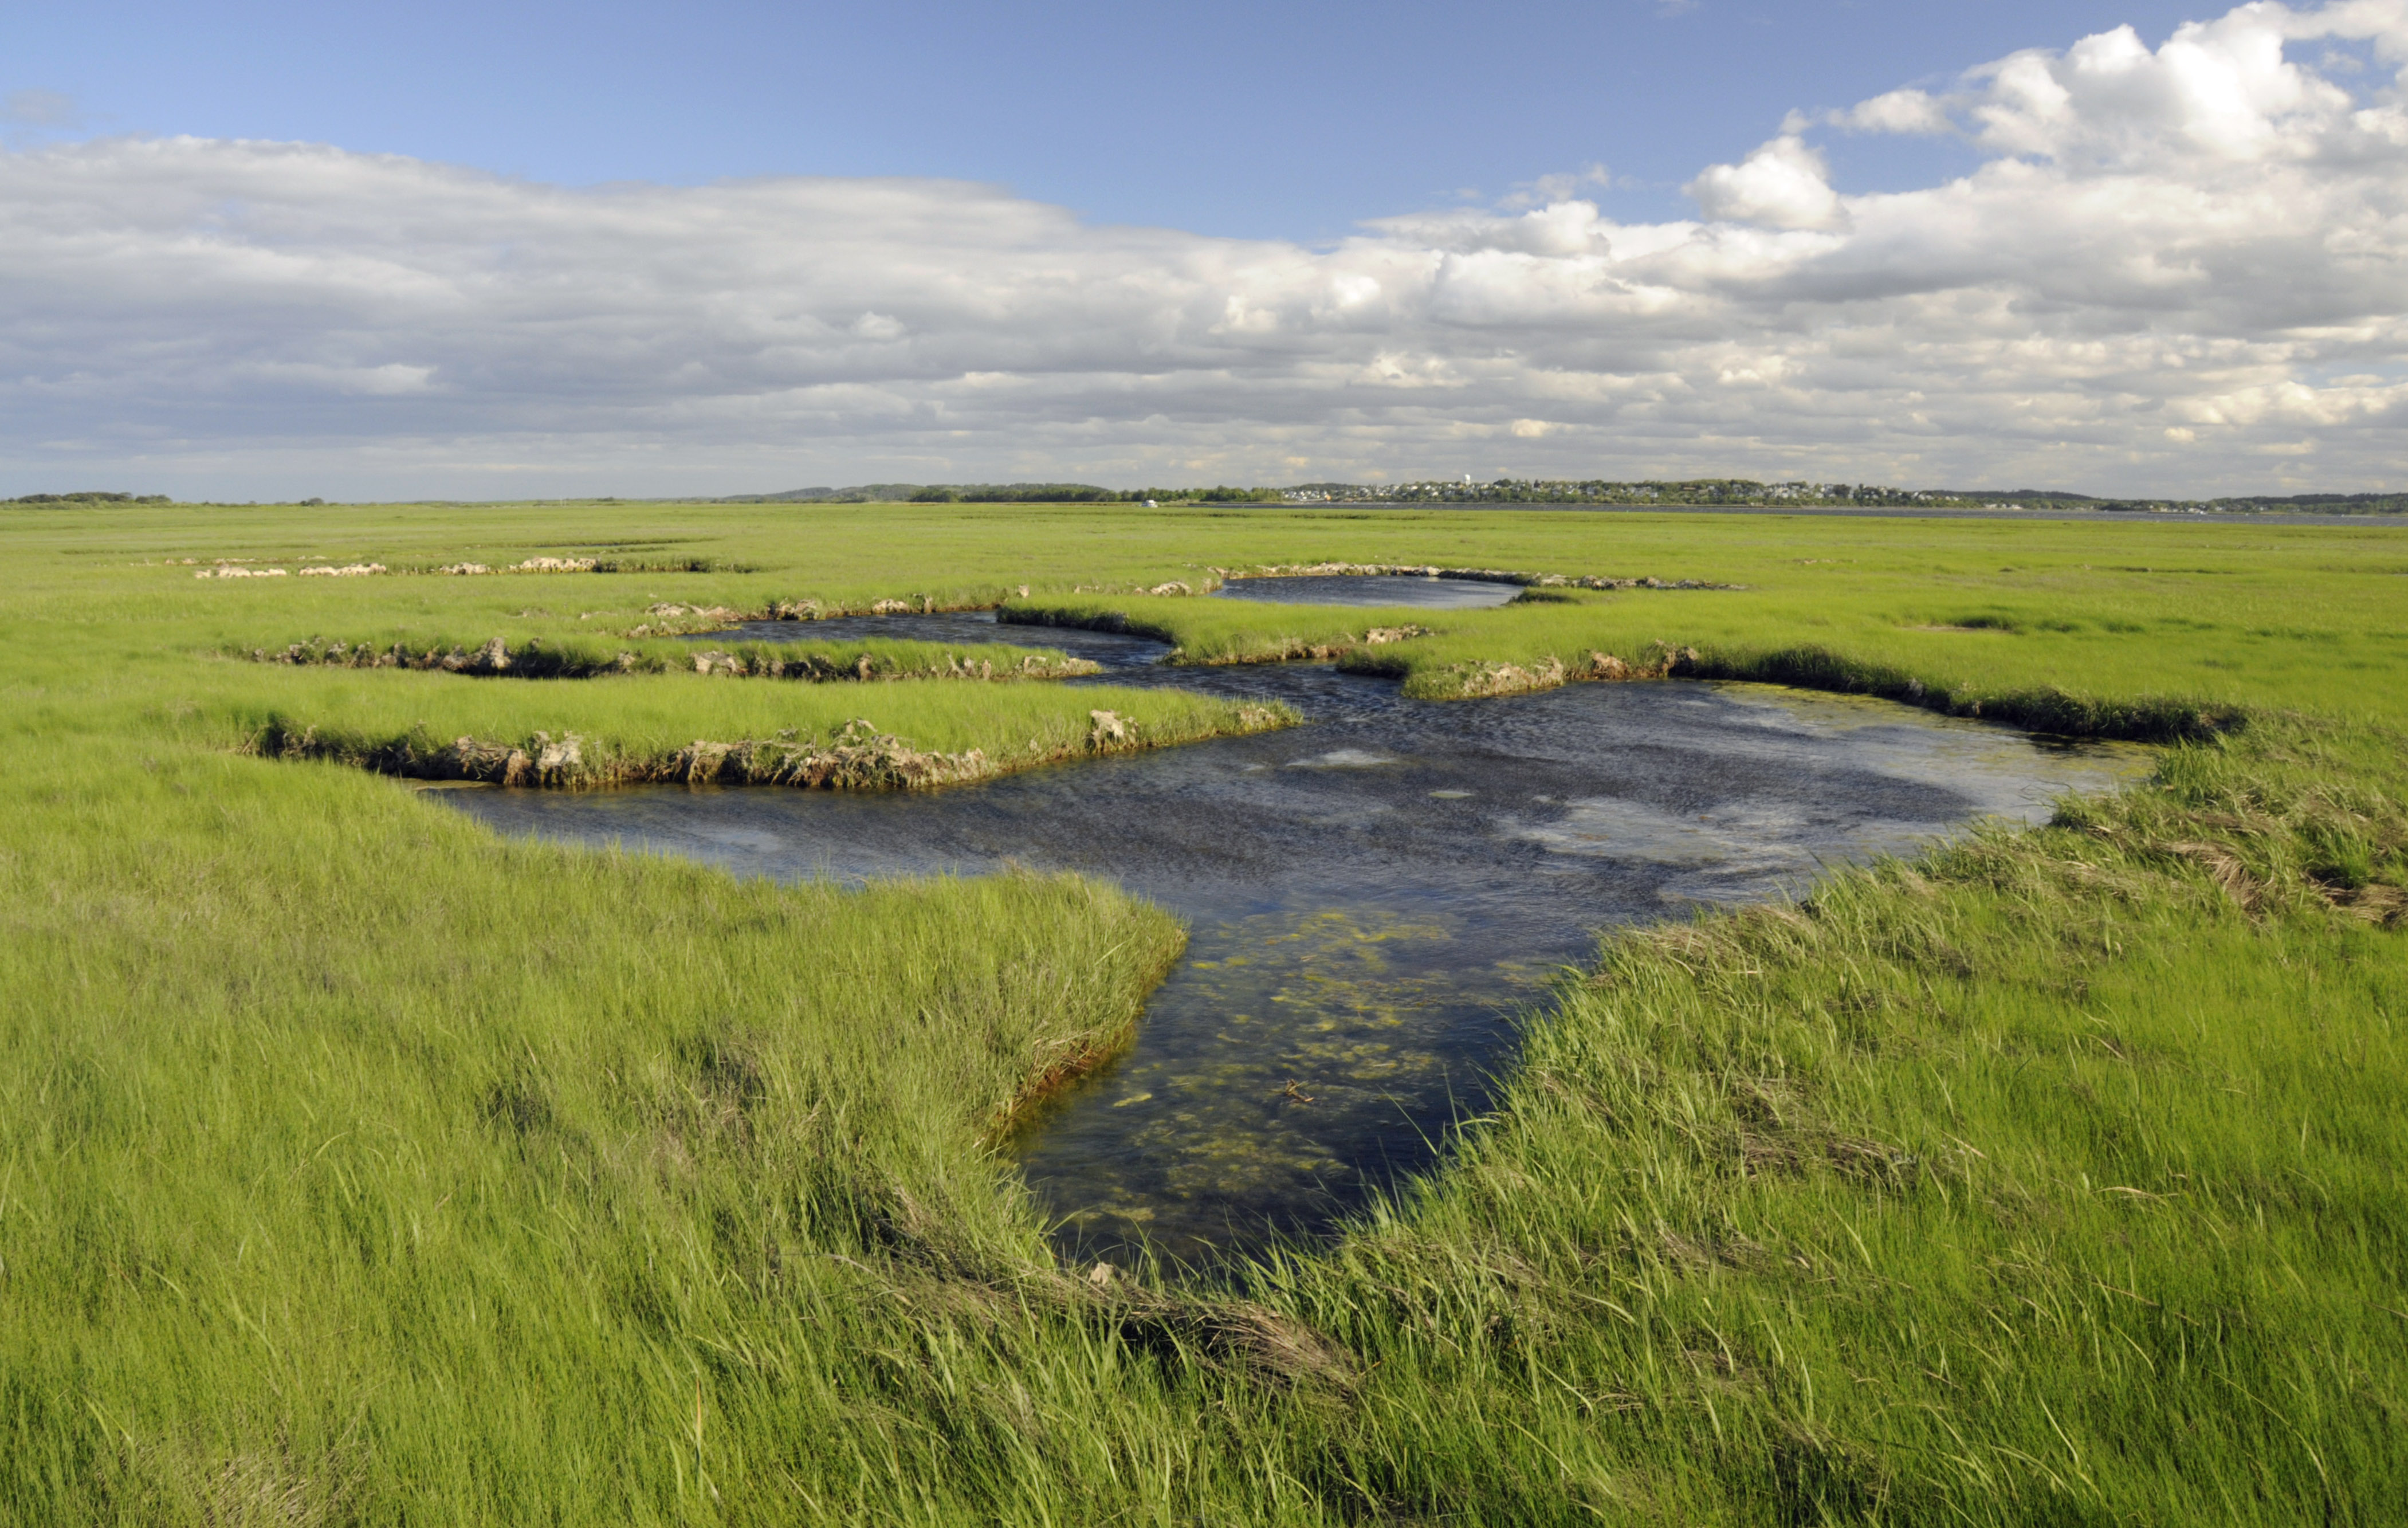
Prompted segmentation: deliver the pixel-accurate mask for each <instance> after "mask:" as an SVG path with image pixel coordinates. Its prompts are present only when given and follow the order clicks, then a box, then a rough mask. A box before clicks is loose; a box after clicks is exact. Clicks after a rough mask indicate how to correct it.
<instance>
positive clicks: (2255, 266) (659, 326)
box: [0, 0, 2408, 496]
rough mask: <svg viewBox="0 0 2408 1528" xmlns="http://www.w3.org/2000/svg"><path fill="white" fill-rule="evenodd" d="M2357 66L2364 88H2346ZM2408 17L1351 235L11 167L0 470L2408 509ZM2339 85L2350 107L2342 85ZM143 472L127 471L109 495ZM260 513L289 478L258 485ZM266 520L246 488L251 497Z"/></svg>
mask: <svg viewBox="0 0 2408 1528" xmlns="http://www.w3.org/2000/svg"><path fill="white" fill-rule="evenodd" d="M2336 48H2338V49H2341V50H2343V51H2342V52H2341V53H2338V54H2332V55H2331V56H2333V57H2343V56H2346V57H2350V58H2353V59H2355V58H2360V57H2361V56H2362V57H2364V58H2370V59H2372V61H2373V66H2372V67H2371V68H2368V69H2365V70H2363V71H2362V72H2360V73H2358V74H2355V75H2345V74H2344V73H2343V71H2342V70H2340V69H2339V68H2338V67H2337V66H2335V65H2332V64H2325V63H2322V62H2321V61H2320V57H2311V56H2310V55H2311V54H2312V53H2315V52H2316V50H2320V49H2321V50H2331V49H2336ZM2403 64H2408V0H2341V3H2338V4H2333V5H2329V6H2327V7H2323V8H2321V9H2316V10H2292V9H2288V8H2286V7H2283V6H2279V5H2272V4H2257V5H2249V6H2244V7H2241V8H2240V9H2238V10H2234V11H2232V12H2230V13H2229V14H2227V15H2225V16H2223V17H2221V18H2218V19H2215V20H2213V21H2204V22H2200V23H2194V24H2192V25H2188V26H2186V27H2184V28H2182V29H2181V30H2179V31H2178V32H2177V33H2176V34H2175V35H2174V36H2172V37H2171V38H2170V39H2169V40H2168V41H2167V42H2166V43H2165V44H2164V45H2163V46H2161V47H2159V48H2157V49H2156V50H2151V49H2149V48H2147V47H2145V46H2144V45H2143V43H2142V42H2141V40H2140V39H2139V38H2138V37H2137V36H2135V35H2134V34H2132V33H2131V32H2129V31H2128V29H2118V30H2116V31H2113V32H2108V33H2102V34H2100V35H2099V36H2093V37H2089V38H2085V39H2080V40H2078V41H2076V42H2075V43H2073V44H2072V45H2071V46H2070V47H2068V48H2066V49H2064V50H2054V51H2049V50H2042V51H2032V52H2025V53H2018V54H2015V55H2014V56H2013V57H2010V58H2007V59H2002V60H1998V61H1994V62H1991V63H1988V64H1982V65H1980V66H1978V67H1976V68H1973V69H1971V70H1970V71H1968V72H1967V74H1966V75H1965V76H1964V77H1963V78H1962V79H1959V80H1958V81H1957V82H1956V84H1955V85H1954V86H1952V87H1950V88H1948V89H1946V90H1940V91H1932V92H1922V91H1898V92H1892V93H1888V94H1885V95H1881V96H1876V97H1874V98H1873V99H1871V100H1870V101H1867V102H1865V103H1862V104H1860V105H1859V106H1857V107H1853V108H1850V109H1849V110H1847V111H1846V112H1843V113H1838V114H1834V115H1833V116H1832V117H1830V118H1828V119H1826V120H1825V121H1824V122H1823V124H1822V125H1824V126H1836V127H1840V128H1844V129H1847V130H1853V131H1868V132H1904V133H1937V132H1947V133H1954V134H1958V135H1961V136H1963V138H1964V139H1965V140H1966V141H1967V142H1969V143H1971V144H1972V145H1974V146H1975V147H1976V149H1977V150H1979V151H1980V153H1981V154H1982V156H1983V157H1982V159H1981V163H1980V165H1979V167H1978V168H1977V169H1975V170H1974V171H1972V172H1971V173H1970V174H1967V175H1964V176H1962V177H1959V178H1957V179H1951V180H1949V181H1947V182H1945V183H1943V184H1939V185H1933V186H1928V187H1925V188H1922V189H1918V190H1913V191H1907V192H1899V193H1878V194H1853V193H1848V192H1846V191H1845V190H1844V189H1841V188H1835V187H1834V186H1833V185H1832V184H1831V181H1830V178H1829V175H1828V171H1827V169H1826V166H1825V164H1824V161H1823V159H1822V157H1821V156H1820V154H1819V153H1818V152H1817V150H1816V149H1815V147H1814V145H1813V142H1812V141H1811V139H1810V136H1809V135H1810V134H1811V133H1812V132H1813V131H1814V130H1815V127H1814V125H1813V124H1809V123H1805V122H1801V121H1795V120H1793V121H1790V122H1787V123H1785V124H1780V130H1779V131H1777V132H1775V133H1774V134H1773V136H1770V138H1769V139H1768V141H1767V142H1766V143H1765V144H1764V145H1763V146H1762V147H1760V148H1759V149H1757V150H1756V151H1755V152H1754V153H1752V154H1749V155H1747V156H1745V157H1744V158H1743V159H1742V160H1741V161H1740V162H1739V163H1738V164H1723V165H1713V166H1708V167H1707V168H1705V169H1704V170H1703V171H1702V172H1701V173H1700V174H1699V177H1698V178H1697V179H1696V180H1695V181H1694V182H1693V183H1692V188H1691V190H1692V193H1693V194H1694V196H1695V197H1696V199H1697V202H1698V205H1699V214H1700V215H1699V218H1697V219H1695V220H1688V221H1670V222H1655V223H1624V222H1618V221H1614V220H1613V219H1611V218H1609V217H1607V216H1605V215H1604V214H1603V213H1602V212H1601V211H1600V210H1599V208H1598V206H1597V205H1596V204H1595V203H1594V202H1592V201H1588V200H1584V199H1582V198H1580V197H1578V196H1576V195H1573V194H1570V191H1572V190H1573V189H1576V188H1575V187H1573V186H1571V185H1570V184H1565V185H1547V186H1538V187H1534V189H1535V190H1537V191H1539V192H1540V193H1541V195H1543V196H1545V198H1546V199H1545V200H1543V202H1541V203H1539V204H1538V205H1523V206H1512V205H1509V206H1505V207H1499V208H1498V209H1495V210H1489V211H1481V210H1456V211H1449V212H1438V213H1429V214H1421V215H1412V216H1401V217H1398V218H1394V219H1389V220H1384V221H1379V222H1376V223H1372V224H1369V225H1367V226H1366V227H1365V228H1364V229H1363V230H1362V231H1361V232H1360V234H1359V235H1358V236H1355V237H1353V238H1350V239H1347V240H1345V241H1343V242H1341V243H1340V244H1337V245H1335V246H1332V247H1327V248H1308V247H1304V246H1298V245H1294V244H1287V243H1281V242H1277V241H1262V240H1233V239H1222V238H1213V237H1208V236H1199V235H1194V234H1188V233H1182V232H1178V231H1171V230H1160V229H1137V228H1118V227H1097V226H1091V225H1088V224H1084V223H1082V222H1081V221H1078V220H1077V219H1076V218H1075V217H1073V216H1072V215H1070V214H1069V213H1068V212H1066V211H1064V210H1062V209H1060V208H1057V207H1047V206H1043V205H1040V204H1036V203H1031V202H1028V201H1025V200H1023V199H1020V198H1016V197H1014V196H1011V195H1010V194H1008V193H1004V192H1002V191H999V190H996V189H995V188H992V187H986V186H978V185H970V184H963V183H956V182H944V181H932V180H894V179H760V180H749V181H735V182H726V183H722V184H717V185H710V186H702V187H691V188H673V187H659V186H643V185H623V186H610V187H603V188H597V189H592V190H569V189H564V188H560V187H555V186H547V185H541V184H535V183H530V182H527V181H523V180H516V179H508V178H504V177H498V176H493V175H487V174H483V173H480V172H476V171H471V170H466V169H460V168H455V167H451V166H446V165H441V164H427V163H424V162H421V161H415V160H409V159H404V158H395V157H390V156H376V155H366V154H356V153H349V152H345V151H342V150H337V149H332V148H325V147H317V146H308V145H295V144H272V143H255V142H223V141H211V140H202V139H192V138H115V139H104V140H98V141H92V142H85V143H79V144H71V145H54V146H50V147H47V148H36V149H27V150H17V151H13V152H7V153H5V154H0V226H5V227H6V229H7V237H6V238H5V239H0V470H5V472H6V473H7V476H9V477H10V478H16V479H20V480H22V481H23V483H24V485H25V487H26V488H29V489H30V488H38V487H47V486H56V482H62V481H65V478H67V477H74V478H76V479H77V480H78V481H79V482H80V481H82V480H83V479H84V478H86V477H88V476H89V474H90V473H91V472H92V471H94V470H103V469H106V470H108V471H111V472H114V473H116V474H117V476H119V477H123V478H126V479H127V480H128V481H129V482H130V481H133V480H134V478H140V479H141V482H142V485H143V486H165V487H168V488H170V489H171V490H174V491H181V492H198V491H203V490H206V489H209V488H212V487H221V486H222V487H223V488H228V489H230V488H232V487H233V486H235V484H236V483H237V482H239V481H250V482H253V483H273V484H285V483H290V484H291V485H292V487H293V488H294V489H295V490H301V489H304V488H306V491H308V492H313V493H317V492H331V493H380V492H390V493H400V492H442V493H464V494H465V493H476V492H494V493H499V492H504V491H506V490H512V489H517V488H523V487H527V486H541V487H545V488H547V489H553V490H558V491H569V490H582V491H594V492H621V493H635V492H662V491H669V490H674V489H681V488H685V489H714V490H726V491H736V490H740V489H746V488H769V487H777V486H781V485H787V484H791V483H794V482H798V481H807V480H809V481H826V480H832V479H835V480H842V479H876V478H923V479H941V478H996V477H1024V476H1025V477H1044V478H1054V477H1084V478H1091V479H1101V480H1108V481H1132V480H1141V479H1147V478H1152V479H1154V480H1161V479H1163V478H1188V477H1203V478H1218V479H1224V480H1228V479H1240V478H1245V479H1254V480H1288V479H1294V478H1312V477H1343V476H1355V475H1362V476H1369V475H1370V474H1372V473H1374V472H1379V471H1389V472H1404V473H1412V472H1446V473H1454V472H1457V471H1470V472H1474V473H1477V474H1482V475H1486V474H1489V473H1493V472H1504V471H1511V472H1516V473H1542V474H1579V475H1588V474H1602V475H1608V476H1617V477H1619V476H1639V475H1652V474H1658V473H1705V472H1747V473H1754V474H1759V475H1767V476H1771V475H1788V474H1793V473H1794V474H1798V475H1801V476H1811V477H1816V478H1826V477H1846V478H1871V479H1882V480H1892V481H1908V482H1915V483H1957V484H1967V483H1975V482H1985V481H1986V482H1991V483H2000V484H2009V485H2012V484H2014V483H2022V482H2026V481H2034V480H2040V479H2047V480H2051V481H2055V482H2059V483H2065V484H2070V485H2075V486H2084V485H2086V486H2091V487H2094V488H2098V489H2102V490H2163V491H2168V492H2200V493H2204V492H2222V491H2243V490H2261V489H2266V488H2271V487H2279V486H2282V485H2286V484H2291V485H2298V486H2315V487H2324V486H2333V487H2360V486H2378V485H2389V486H2399V485H2401V484H2402V483H2403V482H2408V452H2403V449H2402V447H2401V441H2402V440H2403V439H2408V434H2403V430H2402V426H2403V425H2408V317H2403V315H2408V110H2403V105H2402V101H2403V96H2402V92H2401V79H2399V76H2400V74H2401V68H2402V65H2403ZM2344 81H2345V82H2344ZM112 480H114V479H112ZM261 491H262V492H268V491H273V489H267V488H264V489H262V490H261ZM244 496H251V495H250V494H248V493H246V494H244Z"/></svg>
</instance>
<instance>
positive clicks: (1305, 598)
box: [1219, 574, 1522, 610]
mask: <svg viewBox="0 0 2408 1528" xmlns="http://www.w3.org/2000/svg"><path fill="white" fill-rule="evenodd" d="M1519 593H1522V591H1521V588H1520V587H1519V586H1518V585H1515V584H1510V583H1482V582H1480V581H1479V580H1477V579H1474V578H1403V577H1399V576H1396V575H1391V574H1375V575H1369V576H1366V575H1362V574H1334V575H1330V576H1326V577H1323V576H1319V575H1312V574H1300V575H1297V576H1295V577H1291V578H1233V579H1231V580H1230V581H1229V582H1227V583H1225V584H1223V585H1222V586H1221V588H1220V590H1219V594H1220V597H1221V598H1223V599H1233V600H1268V601H1270V602H1271V603H1273V604H1276V605H1392V606H1393V605H1410V606H1412V607H1416V608H1419V609H1424V610H1478V609H1484V608H1486V607H1489V606H1492V605H1503V604H1505V603H1507V602H1508V601H1510V600H1512V598H1513V597H1514V596H1515V595H1517V594H1519Z"/></svg>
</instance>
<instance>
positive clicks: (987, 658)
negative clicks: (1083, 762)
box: [240, 635, 1098, 684]
mask: <svg viewBox="0 0 2408 1528" xmlns="http://www.w3.org/2000/svg"><path fill="white" fill-rule="evenodd" d="M240 655H241V656H247V657H249V658H250V659H251V661H252V662H254V663H265V664H290V665H293V666H296V667H300V666H321V667H333V668H409V669H421V670H432V671H439V672H442V673H446V674H473V675H478V676H480V677H496V676H501V677H508V678H522V679H592V678H605V677H609V676H612V675H619V674H682V673H691V674H701V675H723V676H727V677H731V678H770V679H792V680H796V681H799V682H804V683H813V684H824V683H827V682H830V681H838V680H853V679H858V680H863V681H868V680H873V679H876V680H885V679H929V678H950V679H1007V680H1009V679H1064V678H1075V677H1077V676H1080V675H1084V674H1093V673H1096V672H1097V666H1098V665H1097V664H1093V663H1091V662H1089V661H1087V660H1085V659H1082V658H1072V657H1070V656H1068V654H1066V653H1062V652H1057V651H1055V650H1052V649H1050V648H1039V649H1021V648H1013V649H998V648H996V647H994V646H976V645H973V646H962V647H953V646H946V645H944V644H940V643H935V642H898V641H890V640H884V639H881V638H876V637H871V638H865V639H863V640H860V641H853V642H766V641H735V642H728V643H724V644H718V645H710V644H703V643H696V642H691V641H684V642H680V641H658V640H652V641H646V640H642V639H637V640H632V641H609V640H606V639H602V638H596V637H586V636H573V635H572V636H551V637H544V636H532V637H523V638H522V639H521V640H519V641H518V642H516V643H512V642H511V641H510V639H509V637H507V636H495V637H491V638H489V639H487V640H485V641H483V642H461V641H457V640H447V639H445V638H442V637H436V638H433V639H431V640H430V639H421V640H417V641H408V640H386V639H381V638H371V639H368V640H365V641H356V642H346V641H339V640H337V641H327V640H325V639H323V638H318V637H313V638H311V639H310V640H308V641H307V642H291V643H287V644H286V645H285V646H283V647H282V648H277V649H270V648H252V649H251V650H249V652H248V653H245V654H240Z"/></svg>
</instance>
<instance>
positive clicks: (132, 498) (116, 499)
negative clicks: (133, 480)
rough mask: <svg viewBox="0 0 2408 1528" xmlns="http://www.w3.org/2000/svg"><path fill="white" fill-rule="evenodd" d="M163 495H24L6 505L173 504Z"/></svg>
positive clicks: (8, 501)
mask: <svg viewBox="0 0 2408 1528" xmlns="http://www.w3.org/2000/svg"><path fill="white" fill-rule="evenodd" d="M175 502H176V501H175V500H173V499H171V498H169V497H167V495H166V494H165V493H26V494H22V495H21V496H19V497H17V498H13V499H6V500H0V503H6V504H173V503H175Z"/></svg>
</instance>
